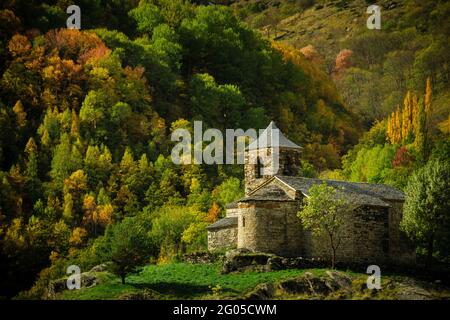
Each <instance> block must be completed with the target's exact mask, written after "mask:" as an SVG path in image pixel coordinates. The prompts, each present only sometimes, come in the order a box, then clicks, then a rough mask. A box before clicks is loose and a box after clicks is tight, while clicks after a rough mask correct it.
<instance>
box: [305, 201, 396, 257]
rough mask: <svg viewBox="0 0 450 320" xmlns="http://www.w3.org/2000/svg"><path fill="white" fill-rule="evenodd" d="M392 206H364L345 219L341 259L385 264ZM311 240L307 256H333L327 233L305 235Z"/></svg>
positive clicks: (306, 239)
mask: <svg viewBox="0 0 450 320" xmlns="http://www.w3.org/2000/svg"><path fill="white" fill-rule="evenodd" d="M388 223H389V220H388V209H387V208H382V207H360V208H359V209H357V210H355V211H354V212H353V213H352V214H351V215H350V216H349V218H348V219H347V220H346V221H345V223H344V226H343V233H342V240H341V244H340V246H339V248H338V250H337V261H338V262H344V263H367V264H378V265H382V264H385V263H386V262H387V261H388V254H389V227H388ZM305 243H310V245H311V246H310V248H309V250H307V256H310V257H322V258H326V259H330V258H331V249H330V245H329V239H328V237H325V236H321V237H319V236H315V235H311V234H309V233H308V234H306V235H305Z"/></svg>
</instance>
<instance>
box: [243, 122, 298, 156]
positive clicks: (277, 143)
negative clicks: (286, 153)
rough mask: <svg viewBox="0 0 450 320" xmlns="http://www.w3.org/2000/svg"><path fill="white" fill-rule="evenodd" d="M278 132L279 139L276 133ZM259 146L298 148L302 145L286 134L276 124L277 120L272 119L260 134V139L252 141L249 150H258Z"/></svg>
mask: <svg viewBox="0 0 450 320" xmlns="http://www.w3.org/2000/svg"><path fill="white" fill-rule="evenodd" d="M277 134H278V139H277V137H276V135H277ZM258 146H259V147H263V148H268V147H284V148H296V149H300V148H301V147H300V146H298V145H296V144H295V143H294V142H292V141H291V140H289V139H288V138H286V137H285V136H284V134H283V133H282V132H281V130H280V129H278V127H277V126H276V125H275V122H273V121H271V122H270V123H269V125H268V126H267V128H266V129H264V131H263V132H261V134H260V135H259V137H258V139H256V140H255V141H253V142H252V143H250V145H249V146H248V150H257V149H258Z"/></svg>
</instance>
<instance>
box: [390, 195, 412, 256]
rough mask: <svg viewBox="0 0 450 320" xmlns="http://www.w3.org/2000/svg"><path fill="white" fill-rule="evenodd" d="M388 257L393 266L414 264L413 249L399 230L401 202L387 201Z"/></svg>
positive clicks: (401, 211)
mask: <svg viewBox="0 0 450 320" xmlns="http://www.w3.org/2000/svg"><path fill="white" fill-rule="evenodd" d="M389 204H390V206H391V208H389V257H390V262H392V263H393V264H414V263H415V262H416V255H415V248H414V246H413V245H412V243H411V242H410V240H409V239H408V238H407V237H406V235H405V234H404V233H403V232H402V231H401V230H400V221H401V220H402V216H403V202H399V201H389Z"/></svg>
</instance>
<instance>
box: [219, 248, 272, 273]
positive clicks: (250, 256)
mask: <svg viewBox="0 0 450 320" xmlns="http://www.w3.org/2000/svg"><path fill="white" fill-rule="evenodd" d="M272 257H275V255H273V254H268V253H260V252H251V251H250V252H249V251H248V250H246V251H243V250H242V249H239V250H232V251H229V252H227V253H226V255H225V259H224V262H223V265H222V273H230V272H234V271H245V270H254V271H267V270H268V269H269V267H268V261H269V259H270V258H272Z"/></svg>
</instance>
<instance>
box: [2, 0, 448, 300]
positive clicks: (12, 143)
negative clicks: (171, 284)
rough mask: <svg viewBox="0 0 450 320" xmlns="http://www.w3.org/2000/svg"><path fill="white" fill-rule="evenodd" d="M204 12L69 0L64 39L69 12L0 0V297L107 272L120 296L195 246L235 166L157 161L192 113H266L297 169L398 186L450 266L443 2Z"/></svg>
mask: <svg viewBox="0 0 450 320" xmlns="http://www.w3.org/2000/svg"><path fill="white" fill-rule="evenodd" d="M216 3H217V5H215V4H214V3H210V1H202V0H196V1H194V0H192V1H188V0H142V1H138V0H105V1H90V0H82V1H78V5H79V6H80V8H81V26H82V29H81V30H74V29H67V28H66V27H65V26H66V19H67V17H68V15H67V14H66V8H67V1H62V0H61V1H35V0H27V1H25V0H15V1H2V3H1V4H0V61H1V64H0V273H1V274H3V275H7V276H5V277H4V278H2V281H1V282H0V296H1V297H8V298H9V297H12V296H16V295H17V294H19V292H21V293H20V297H21V298H42V297H43V295H44V293H45V290H46V289H47V287H48V284H49V283H50V282H51V281H52V280H54V279H58V278H61V277H62V276H64V275H65V273H66V268H67V266H69V265H73V264H75V265H78V266H79V267H80V268H81V269H82V270H90V268H92V267H93V266H95V265H98V264H101V263H104V262H106V261H113V262H114V268H113V270H112V271H113V272H114V274H115V275H117V276H119V277H120V278H121V281H122V282H123V283H125V284H123V286H126V280H127V276H128V275H129V274H130V273H132V272H133V271H136V268H137V267H139V266H142V265H146V264H148V263H154V264H164V263H167V262H170V261H172V260H173V259H174V258H175V257H177V256H179V255H180V254H183V253H186V252H192V251H196V250H204V249H206V243H207V236H206V229H205V227H206V226H207V225H208V224H210V223H213V222H215V221H216V220H217V219H219V218H220V217H221V216H223V215H224V207H225V205H226V204H227V203H229V202H231V201H234V200H236V199H239V198H240V197H242V196H243V189H244V188H243V187H244V186H243V168H242V166H237V165H184V166H179V165H175V164H174V163H173V162H172V160H171V149H172V147H173V146H174V142H173V141H171V138H170V136H171V133H172V132H173V131H174V130H176V129H179V128H186V129H188V130H192V127H193V122H194V121H196V120H202V121H203V129H207V128H210V127H211V128H217V129H219V130H222V131H223V130H225V129H227V128H233V129H236V128H242V129H247V128H255V129H259V128H264V127H266V126H267V124H268V123H269V121H270V120H274V121H275V122H276V123H277V125H278V127H279V128H280V129H281V130H282V131H283V133H284V134H286V136H288V137H289V139H291V140H292V141H294V142H295V143H297V144H299V145H301V146H302V147H303V154H302V170H301V172H299V174H300V175H303V176H308V177H317V176H320V177H324V178H333V179H349V180H355V181H364V182H378V183H389V184H392V185H395V186H397V187H399V188H402V189H404V190H406V191H407V199H411V200H408V201H410V202H408V203H410V205H409V206H408V207H409V208H412V209H411V210H410V214H409V220H407V221H406V222H408V221H409V225H408V223H405V228H406V229H408V230H409V232H410V237H411V238H414V239H415V240H416V241H417V243H418V246H419V252H421V253H426V252H428V253H430V254H431V257H434V259H437V260H440V261H446V260H447V261H448V259H449V257H450V250H449V245H448V244H449V243H450V242H449V241H448V235H449V234H450V232H447V231H448V230H449V225H450V223H449V221H450V219H448V217H447V216H448V212H450V210H447V208H449V206H450V205H449V204H448V201H441V200H439V199H446V198H445V197H443V196H442V194H444V195H445V194H448V189H449V188H450V187H449V186H448V180H449V181H450V179H446V178H445V177H447V176H448V175H447V173H448V168H449V167H448V159H450V151H449V150H450V143H449V133H450V120H449V103H448V101H449V97H450V94H449V92H450V91H449V84H450V82H449V81H450V64H449V62H450V58H449V57H450V56H449V52H450V50H449V42H448V38H449V32H450V26H449V21H450V20H449V19H448V16H449V15H450V4H449V3H448V2H446V1H419V0H409V1H407V0H403V1H400V0H398V1H395V2H394V1H387V0H385V1H380V4H381V5H382V6H383V11H382V14H383V24H382V30H367V29H366V28H365V16H366V14H365V10H366V6H367V3H365V2H364V1H356V0H355V1H344V0H339V1H319V0H317V1H313V0H298V1H288V0H286V1H278V0H277V1H276V0H261V1H256V0H249V1H243V0H242V1H241V0H239V1H226V0H225V1H217V2H216ZM219 4H223V5H219ZM364 129H367V130H368V131H367V132H365V133H364V131H366V130H364ZM360 138H361V139H360ZM429 160H431V161H434V162H429ZM436 163H437V164H438V165H435V164H436ZM435 167H436V168H438V169H439V171H438V170H437V169H436V170H435V169H434V168H435ZM410 176H414V179H412V181H413V183H411V184H409V183H408V179H409V177H410ZM408 186H409V188H408ZM424 186H432V187H433V188H438V190H437V191H436V190H435V189H427V187H424ZM420 188H422V189H420ZM419 189H420V190H423V192H421V193H417V192H415V190H419ZM408 190H410V191H408ZM415 194H419V196H420V197H416V198H414V195H415ZM437 196H439V197H437ZM430 199H431V200H430ZM413 200H414V201H415V200H417V201H416V202H414V201H413ZM413 204H414V205H413ZM446 206H447V207H446ZM415 207H417V208H419V209H420V210H419V209H417V210H418V212H419V217H418V218H417V217H416V216H415V214H416V213H417V212H416V211H414V208H415ZM423 208H425V209H423ZM430 208H431V209H430ZM432 210H434V211H432ZM423 212H425V213H427V214H428V213H429V212H433V213H435V212H438V213H439V219H434V216H433V215H429V216H427V215H425V217H421V216H420V213H423ZM442 212H443V213H444V214H441V213H442ZM415 218H417V219H418V220H420V219H422V218H423V220H420V223H416V220H415ZM419 218H420V219H419ZM423 221H425V222H423ZM430 221H431V222H430ZM422 222H423V223H422ZM431 223H434V224H433V225H431ZM419 225H420V226H424V230H425V231H426V232H424V230H422V229H419V230H418V229H417V228H416V229H414V226H419ZM430 225H431V227H430ZM411 226H412V227H411ZM430 230H431V231H430ZM430 234H431V235H430ZM430 243H431V246H430ZM147 268H148V269H147V270H150V269H151V268H153V267H147ZM151 270H156V269H151ZM158 270H160V269H158ZM180 272H182V271H180ZM280 274H283V273H280ZM206 277H207V276H206ZM255 277H256V276H255ZM261 277H264V276H261ZM109 279H110V280H111V281H112V283H114V286H116V283H115V281H116V280H117V279H118V278H117V279H116V278H115V277H114V278H109ZM135 279H137V278H135ZM206 279H209V278H206ZM252 281H253V280H252ZM258 281H259V280H258ZM244 283H245V281H244ZM251 283H252V285H253V284H255V283H256V282H251ZM202 285H204V283H202ZM236 286H238V285H237V284H236ZM101 288H102V287H99V289H95V290H101ZM109 288H110V289H111V287H109ZM115 288H116V289H117V292H120V291H121V289H120V288H118V287H117V286H116V287H115ZM248 288H250V286H248ZM116 289H111V290H112V291H111V292H113V291H114V290H116ZM245 289H247V287H246V288H245ZM239 290H241V291H242V292H243V291H244V288H243V287H242V288H239ZM114 292H116V291H114Z"/></svg>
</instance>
